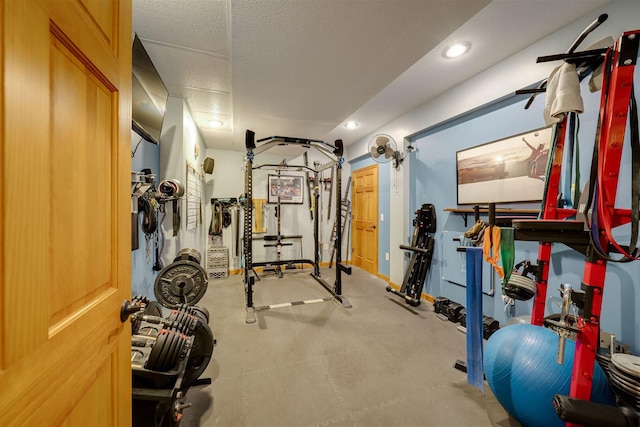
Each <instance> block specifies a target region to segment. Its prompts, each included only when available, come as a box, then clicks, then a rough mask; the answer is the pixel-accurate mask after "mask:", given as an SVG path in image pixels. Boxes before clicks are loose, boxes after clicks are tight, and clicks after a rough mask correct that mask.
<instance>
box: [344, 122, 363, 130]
mask: <svg viewBox="0 0 640 427" xmlns="http://www.w3.org/2000/svg"><path fill="white" fill-rule="evenodd" d="M358 126H360V124H359V123H356V122H354V121H351V122H347V123H345V124H344V127H346V128H347V129H355V128H357V127H358Z"/></svg>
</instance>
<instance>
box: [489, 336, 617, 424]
mask: <svg viewBox="0 0 640 427" xmlns="http://www.w3.org/2000/svg"><path fill="white" fill-rule="evenodd" d="M558 339H559V337H558V335H557V334H556V333H554V332H553V331H551V330H550V329H547V328H543V327H542V326H535V325H525V324H516V325H511V326H507V327H504V328H502V329H499V330H498V331H497V332H495V333H494V334H493V335H491V338H489V340H488V341H487V343H486V345H485V348H484V354H483V363H484V372H485V376H486V377H487V382H488V383H489V387H490V388H491V391H492V392H493V394H494V395H495V397H496V399H497V400H498V402H500V404H501V405H502V406H503V407H504V408H505V409H506V411H507V412H508V413H509V414H510V415H511V416H512V417H514V418H515V419H516V420H518V421H519V422H520V423H521V424H522V425H523V426H524V427H533V426H541V427H542V426H544V427H551V426H558V427H564V426H565V423H564V422H562V420H560V418H559V417H558V415H557V414H556V411H555V410H554V409H553V406H552V402H553V396H554V395H556V394H564V395H569V388H570V385H571V371H572V369H573V355H574V353H575V343H574V342H573V341H571V340H569V339H567V341H566V347H565V353H564V363H563V364H562V365H558V364H557V363H556V356H557V352H558ZM591 400H592V401H594V402H598V403H603V404H606V405H611V406H616V404H615V400H614V397H613V394H612V392H611V389H610V388H609V382H608V379H607V377H606V376H605V374H604V372H603V371H602V368H601V367H600V365H598V364H597V363H596V364H595V366H594V371H593V388H592V391H591Z"/></svg>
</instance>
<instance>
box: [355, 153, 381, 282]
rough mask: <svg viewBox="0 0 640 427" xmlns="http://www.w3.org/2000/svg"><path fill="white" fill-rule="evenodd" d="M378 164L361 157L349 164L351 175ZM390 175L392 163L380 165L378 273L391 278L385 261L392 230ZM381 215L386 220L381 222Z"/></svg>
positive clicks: (370, 159)
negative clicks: (390, 221) (390, 222)
mask: <svg viewBox="0 0 640 427" xmlns="http://www.w3.org/2000/svg"><path fill="white" fill-rule="evenodd" d="M375 163H376V162H375V161H374V160H373V159H372V158H371V157H370V156H368V155H367V156H366V157H360V158H358V159H355V160H352V161H350V162H349V164H350V165H351V173H352V174H353V172H354V171H356V170H358V169H362V168H364V167H367V166H370V165H373V164H375ZM390 173H391V163H380V164H378V273H380V274H382V275H383V276H386V277H389V272H390V268H389V261H387V260H386V259H385V255H386V254H387V253H389V238H390V236H391V229H390V226H389V219H390V201H389V191H390V190H389V189H390V179H389V177H390ZM351 200H353V197H352V198H351ZM380 215H382V217H383V218H384V220H383V221H380V218H381V217H380Z"/></svg>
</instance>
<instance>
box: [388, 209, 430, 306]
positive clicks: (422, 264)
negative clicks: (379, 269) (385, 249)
mask: <svg viewBox="0 0 640 427" xmlns="http://www.w3.org/2000/svg"><path fill="white" fill-rule="evenodd" d="M415 214H416V217H415V218H414V220H413V238H412V239H411V246H406V245H400V249H403V250H405V251H410V252H412V253H413V254H412V255H411V261H410V262H409V265H408V266H407V271H406V272H405V275H404V280H403V281H402V287H401V288H400V290H399V291H398V290H395V289H393V288H392V287H391V286H387V292H391V293H394V294H396V295H398V296H400V297H402V298H404V300H405V302H406V303H407V304H409V305H411V306H413V307H417V306H419V305H420V297H421V296H422V287H423V286H424V281H425V278H426V277H427V273H428V272H429V268H430V267H431V258H432V256H433V245H434V238H433V236H432V234H431V233H435V231H436V209H435V206H434V205H432V204H430V203H425V204H423V205H422V206H421V207H420V209H418V210H417V211H416V212H415Z"/></svg>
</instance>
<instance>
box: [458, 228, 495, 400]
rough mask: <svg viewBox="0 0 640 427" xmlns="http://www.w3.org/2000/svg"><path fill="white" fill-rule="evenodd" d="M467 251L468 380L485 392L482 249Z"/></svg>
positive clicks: (471, 248)
mask: <svg viewBox="0 0 640 427" xmlns="http://www.w3.org/2000/svg"><path fill="white" fill-rule="evenodd" d="M496 228H497V227H496ZM485 240H488V239H485ZM465 253H466V262H467V266H466V267H467V382H468V383H469V384H471V385H472V386H474V387H477V388H479V389H480V390H482V392H484V370H483V365H482V344H483V342H482V249H480V248H474V247H467V248H466V252H465Z"/></svg>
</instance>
